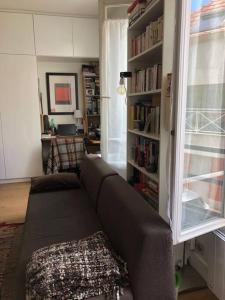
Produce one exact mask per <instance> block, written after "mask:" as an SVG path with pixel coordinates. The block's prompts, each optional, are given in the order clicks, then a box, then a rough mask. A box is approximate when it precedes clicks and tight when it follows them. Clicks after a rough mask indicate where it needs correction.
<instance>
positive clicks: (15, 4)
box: [0, 0, 98, 17]
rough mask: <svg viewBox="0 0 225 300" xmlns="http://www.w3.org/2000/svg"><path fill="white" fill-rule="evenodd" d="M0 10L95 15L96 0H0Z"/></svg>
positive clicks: (96, 9)
mask: <svg viewBox="0 0 225 300" xmlns="http://www.w3.org/2000/svg"><path fill="white" fill-rule="evenodd" d="M0 10H16V11H30V12H37V13H49V14H57V15H58V14H62V15H76V16H94V17H96V16H97V15H98V0H0Z"/></svg>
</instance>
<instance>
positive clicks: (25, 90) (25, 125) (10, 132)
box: [0, 54, 42, 179]
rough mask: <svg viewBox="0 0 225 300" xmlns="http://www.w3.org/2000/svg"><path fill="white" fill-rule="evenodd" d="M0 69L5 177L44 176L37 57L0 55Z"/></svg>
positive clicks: (0, 102) (2, 150)
mask: <svg viewBox="0 0 225 300" xmlns="http://www.w3.org/2000/svg"><path fill="white" fill-rule="evenodd" d="M18 58H19V59H18ZM0 70H1V71H0V90H1V97H0V113H1V134H2V139H1V141H0V143H1V142H2V143H3V147H1V154H0V157H2V156H3V157H4V165H5V178H4V176H2V177H3V178H2V179H16V178H27V177H32V176H38V175H41V174H42V170H41V130H40V112H39V99H38V79H37V64H36V57H35V56H30V55H20V56H18V55H11V54H10V55H6V54H0ZM1 173H2V172H1ZM1 175H4V174H1Z"/></svg>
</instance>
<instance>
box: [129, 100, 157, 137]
mask: <svg viewBox="0 0 225 300" xmlns="http://www.w3.org/2000/svg"><path fill="white" fill-rule="evenodd" d="M128 126H129V129H132V130H139V131H144V132H146V133H151V134H152V135H157V136H158V135H159V133H160V107H159V106H150V105H147V104H142V103H137V104H134V105H130V106H129V124H128Z"/></svg>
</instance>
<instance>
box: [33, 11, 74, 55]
mask: <svg viewBox="0 0 225 300" xmlns="http://www.w3.org/2000/svg"><path fill="white" fill-rule="evenodd" d="M34 31H35V44H36V54H37V55H38V56H39V55H44V56H70V57H72V56H73V19H72V18H68V17H58V16H44V15H34Z"/></svg>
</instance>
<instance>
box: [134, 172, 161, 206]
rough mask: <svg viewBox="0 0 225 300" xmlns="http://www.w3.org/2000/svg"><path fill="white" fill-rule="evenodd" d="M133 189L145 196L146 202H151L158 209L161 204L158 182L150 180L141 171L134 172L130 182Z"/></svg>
mask: <svg viewBox="0 0 225 300" xmlns="http://www.w3.org/2000/svg"><path fill="white" fill-rule="evenodd" d="M130 182H131V183H132V185H133V187H134V188H135V189H136V190H137V191H138V192H140V193H141V194H142V196H144V198H145V199H146V200H150V201H151V202H150V204H153V206H154V207H155V208H156V209H157V208H158V203H159V185H158V183H157V182H154V181H152V180H150V179H149V178H148V177H147V176H145V175H144V174H143V173H141V172H140V171H139V170H137V169H134V170H133V176H132V178H131V180H130Z"/></svg>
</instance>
